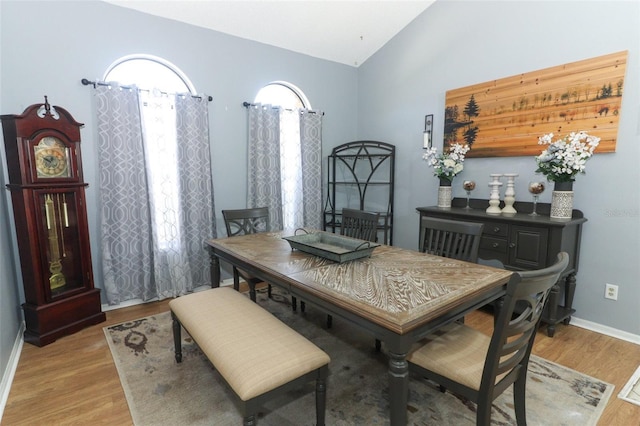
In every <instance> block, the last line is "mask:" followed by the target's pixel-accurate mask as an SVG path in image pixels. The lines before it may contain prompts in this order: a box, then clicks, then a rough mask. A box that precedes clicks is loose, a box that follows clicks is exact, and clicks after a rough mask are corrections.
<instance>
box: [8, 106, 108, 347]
mask: <svg viewBox="0 0 640 426" xmlns="http://www.w3.org/2000/svg"><path fill="white" fill-rule="evenodd" d="M44 99H45V102H44V104H34V105H31V106H30V107H28V108H27V109H25V110H24V112H23V113H22V114H21V115H2V116H0V118H1V119H2V129H3V135H4V144H5V149H6V153H7V170H8V174H9V184H8V185H7V189H8V190H9V191H11V199H12V202H13V212H14V216H15V226H16V234H17V237H18V250H19V252H20V264H21V267H22V279H23V286H24V293H25V303H24V304H23V305H22V308H23V310H24V317H25V322H26V330H25V333H24V339H25V341H27V342H29V343H33V344H35V345H37V346H44V345H47V344H49V343H51V342H53V341H55V340H56V339H57V338H59V337H62V336H65V335H68V334H71V333H75V332H76V331H78V330H80V329H82V328H84V327H86V326H89V325H93V324H97V323H100V322H102V321H104V320H105V314H104V313H103V312H102V310H101V304H100V290H99V289H96V288H94V286H93V272H92V267H91V248H90V246H89V227H88V224H87V211H86V201H85V187H86V186H87V184H86V183H85V182H84V181H83V177H82V163H81V155H80V127H82V126H83V124H82V123H78V122H77V121H75V120H74V119H73V117H72V116H71V114H69V113H68V112H67V111H66V110H65V109H63V108H61V107H58V106H51V105H49V101H48V100H47V97H46V96H45V97H44Z"/></svg>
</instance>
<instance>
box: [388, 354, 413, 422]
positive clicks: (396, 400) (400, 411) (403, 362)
mask: <svg viewBox="0 0 640 426" xmlns="http://www.w3.org/2000/svg"><path fill="white" fill-rule="evenodd" d="M408 398H409V363H408V362H407V354H406V353H395V352H389V411H390V419H391V426H405V425H406V424H407V400H408Z"/></svg>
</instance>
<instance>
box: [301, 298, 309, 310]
mask: <svg viewBox="0 0 640 426" xmlns="http://www.w3.org/2000/svg"><path fill="white" fill-rule="evenodd" d="M305 309H307V304H306V303H304V302H303V301H302V300H301V301H300V312H304V310H305Z"/></svg>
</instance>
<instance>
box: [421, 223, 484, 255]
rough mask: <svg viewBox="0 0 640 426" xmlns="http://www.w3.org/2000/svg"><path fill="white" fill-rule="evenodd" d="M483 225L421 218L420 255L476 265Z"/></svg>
mask: <svg viewBox="0 0 640 426" xmlns="http://www.w3.org/2000/svg"><path fill="white" fill-rule="evenodd" d="M483 227H484V224H483V223H478V222H464V221H460V220H449V219H440V218H435V217H426V216H425V217H423V218H422V219H421V221H420V242H419V247H420V251H421V252H422V253H428V254H433V255H436V256H442V257H448V258H451V259H458V260H464V261H467V262H472V263H476V262H477V261H478V249H479V248H480V238H481V237H482V229H483Z"/></svg>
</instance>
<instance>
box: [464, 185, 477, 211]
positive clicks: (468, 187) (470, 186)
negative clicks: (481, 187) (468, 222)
mask: <svg viewBox="0 0 640 426" xmlns="http://www.w3.org/2000/svg"><path fill="white" fill-rule="evenodd" d="M462 188H464V190H465V191H467V205H466V207H465V209H470V208H471V207H470V206H469V198H470V197H471V191H473V190H474V189H476V183H475V182H474V181H472V180H465V181H464V182H462Z"/></svg>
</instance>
